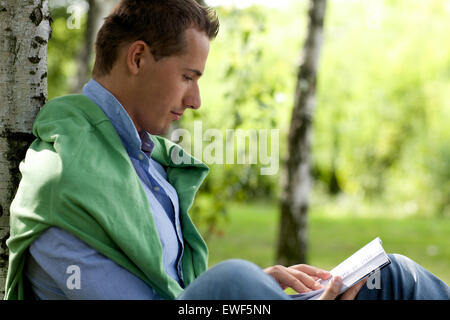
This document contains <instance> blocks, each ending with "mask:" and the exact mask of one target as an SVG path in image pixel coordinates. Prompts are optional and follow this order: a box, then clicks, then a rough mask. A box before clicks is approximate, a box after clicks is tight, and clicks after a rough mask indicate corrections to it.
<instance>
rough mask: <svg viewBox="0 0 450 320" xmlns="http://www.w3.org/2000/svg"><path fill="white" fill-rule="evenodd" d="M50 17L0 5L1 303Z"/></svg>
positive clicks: (42, 10) (38, 2)
mask: <svg viewBox="0 0 450 320" xmlns="http://www.w3.org/2000/svg"><path fill="white" fill-rule="evenodd" d="M49 16H50V14H49V10H48V3H47V0H28V1H17V0H0V298H3V295H4V285H5V277H6V270H7V265H8V260H7V259H8V249H7V247H6V239H7V238H8V236H9V206H10V203H11V200H12V198H13V197H14V195H15V192H16V189H17V185H18V182H19V179H20V174H19V171H18V165H19V162H20V161H21V160H22V159H23V157H24V155H25V151H26V149H27V147H28V145H29V143H30V142H31V141H32V135H31V129H32V124H33V121H34V119H35V117H36V114H37V113H38V111H39V109H40V108H41V107H42V105H43V104H44V103H45V101H46V99H47V43H48V40H49V36H50V32H51V31H50V30H51V29H50V23H49Z"/></svg>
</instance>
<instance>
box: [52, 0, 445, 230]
mask: <svg viewBox="0 0 450 320" xmlns="http://www.w3.org/2000/svg"><path fill="white" fill-rule="evenodd" d="M307 4H308V3H307V1H305V0H303V1H292V2H291V5H290V6H289V7H288V8H279V9H276V8H267V7H264V6H251V7H247V8H245V9H236V8H233V7H227V6H223V7H219V8H217V12H218V15H219V18H220V21H221V29H220V32H219V36H218V38H217V39H216V40H214V41H213V42H212V43H211V50H210V55H209V59H208V63H207V67H206V72H205V75H204V76H203V77H202V79H201V80H200V86H201V89H202V102H203V103H202V108H201V109H199V110H197V111H196V112H187V113H186V114H185V116H184V118H183V120H182V123H181V126H182V127H183V128H186V129H190V130H192V127H193V122H194V120H198V119H201V120H202V123H203V131H205V130H206V129H208V128H217V129H219V130H221V132H223V134H224V136H225V130H226V129H244V130H245V129H250V128H253V129H263V128H266V129H267V128H278V129H280V143H279V150H280V151H279V152H280V158H281V159H280V171H279V172H278V174H276V175H272V176H264V175H261V174H260V168H261V165H237V164H234V165H232V164H229V165H221V164H212V165H210V168H211V173H210V175H209V177H208V178H207V179H206V181H205V184H204V185H203V186H202V188H201V189H200V192H199V194H198V198H197V200H196V203H195V206H194V208H193V210H192V212H191V213H192V215H193V217H194V219H195V220H196V221H197V222H198V223H199V224H203V225H206V226H209V227H207V228H206V229H207V230H210V232H215V231H217V230H216V228H217V226H218V225H220V221H225V220H226V212H227V205H228V203H229V202H230V200H231V199H235V200H238V201H247V200H250V199H262V198H264V199H265V200H272V201H276V200H277V199H278V197H279V195H280V187H281V183H280V178H281V174H280V173H281V172H282V166H283V161H284V159H285V158H286V139H287V132H288V128H289V121H290V117H291V111H292V106H293V98H294V89H295V85H296V83H295V81H296V74H297V69H298V65H299V62H300V51H301V48H302V42H303V39H304V34H305V28H306V20H305V19H306V10H307ZM328 4H329V7H328V13H327V18H326V22H325V39H324V47H323V54H322V56H321V60H320V70H319V78H318V91H317V95H318V96H317V106H316V112H315V114H314V136H313V145H312V156H313V168H312V173H313V176H314V178H315V186H314V196H313V200H314V201H315V202H314V203H313V204H314V205H320V204H321V203H322V204H323V203H324V202H325V201H326V202H327V204H331V205H330V208H331V209H330V210H337V209H336V208H337V207H338V206H340V205H342V204H349V203H350V204H351V206H352V208H356V207H357V206H355V205H356V204H358V203H359V204H361V205H364V206H365V208H366V209H367V208H368V209H369V211H370V210H372V208H375V207H377V208H378V207H381V208H382V209H381V210H380V211H382V212H384V213H393V212H395V214H397V215H399V216H401V215H410V214H417V215H436V216H440V217H449V216H450V182H449V181H450V151H449V150H450V149H449V142H450V126H449V125H448V123H450V105H449V104H450V43H449V42H448V41H445V39H447V33H448V30H450V19H448V16H449V14H450V5H449V3H448V1H445V0H430V1H420V0H398V1H383V0H377V1H357V0H334V1H333V0H331V1H329V2H328ZM59 10H60V11H53V12H52V13H53V19H54V22H53V35H52V39H51V41H50V42H49V96H50V97H54V96H57V95H61V94H65V93H67V88H68V87H67V83H68V79H70V77H71V76H73V74H74V71H75V68H76V66H75V65H74V58H75V55H76V51H77V48H78V47H79V45H80V42H81V41H82V32H83V30H82V29H83V28H82V29H79V30H69V29H67V27H66V26H65V19H66V18H67V13H66V12H65V11H64V9H59ZM83 25H84V24H83ZM203 145H205V143H204V144H203ZM333 205H334V207H333ZM333 208H334V209H333ZM358 210H359V209H358ZM337 211H338V210H337Z"/></svg>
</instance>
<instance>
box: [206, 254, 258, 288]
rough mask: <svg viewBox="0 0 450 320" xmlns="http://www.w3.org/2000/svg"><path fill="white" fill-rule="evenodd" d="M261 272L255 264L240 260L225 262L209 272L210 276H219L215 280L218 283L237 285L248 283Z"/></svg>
mask: <svg viewBox="0 0 450 320" xmlns="http://www.w3.org/2000/svg"><path fill="white" fill-rule="evenodd" d="M261 271H262V270H261V268H260V267H258V266H257V265H256V264H254V263H252V262H250V261H247V260H242V259H229V260H225V261H223V262H220V263H218V264H217V265H215V266H213V267H212V268H211V270H210V272H211V274H212V273H214V274H216V275H218V276H220V278H219V279H217V280H218V281H221V282H229V283H238V284H242V282H248V281H249V279H251V278H252V277H255V276H256V275H257V274H258V273H260V272H261Z"/></svg>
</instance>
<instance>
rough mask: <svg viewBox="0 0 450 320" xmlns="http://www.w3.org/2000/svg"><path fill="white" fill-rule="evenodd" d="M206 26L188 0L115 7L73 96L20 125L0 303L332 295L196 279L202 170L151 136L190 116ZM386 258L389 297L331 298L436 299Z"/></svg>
mask: <svg viewBox="0 0 450 320" xmlns="http://www.w3.org/2000/svg"><path fill="white" fill-rule="evenodd" d="M218 27H219V23H218V20H217V18H216V16H215V14H214V12H213V11H212V10H210V9H207V8H204V7H201V6H199V5H198V4H197V3H196V2H195V1H193V0H159V1H158V0H153V1H144V0H141V1H139V0H123V1H121V2H120V4H119V5H118V6H117V7H116V8H115V9H114V10H113V12H112V13H111V14H110V15H109V16H108V17H107V19H106V20H105V23H104V25H103V26H102V28H101V29H100V31H99V33H98V35H97V41H96V60H95V65H94V70H93V79H92V80H91V81H89V82H88V83H87V84H86V86H85V87H84V89H83V94H82V95H71V96H65V97H60V98H57V99H54V100H52V101H50V102H49V103H47V105H46V106H44V108H43V109H42V110H41V112H40V113H39V115H38V117H37V119H36V121H35V124H34V126H33V133H34V135H35V136H36V140H35V141H34V142H33V144H32V145H31V146H30V149H29V150H28V152H27V154H26V157H25V160H24V161H23V162H22V163H21V166H20V170H21V173H22V180H21V183H20V186H19V188H18V191H17V194H16V197H15V199H14V201H13V203H12V205H11V236H10V238H9V239H8V243H7V244H8V247H9V249H10V261H9V270H8V278H7V285H6V298H7V299H22V298H28V297H31V298H37V299H176V298H178V299H290V298H291V297H290V296H288V295H287V294H285V293H284V291H283V289H284V288H286V287H291V288H293V289H295V290H297V291H298V292H301V293H303V292H309V291H312V290H320V289H322V290H324V293H323V294H322V296H321V297H322V298H323V299H335V298H336V297H337V296H338V292H339V288H340V286H341V285H342V283H341V281H340V279H339V278H334V279H333V280H332V281H331V282H330V285H329V286H328V287H327V288H321V285H319V284H318V282H317V280H318V279H328V278H330V277H331V275H330V273H329V272H327V271H325V270H321V269H318V268H315V267H312V266H308V265H297V266H292V267H289V268H287V267H283V266H274V267H269V268H267V269H264V270H261V269H260V268H259V267H257V266H256V265H254V264H252V263H250V262H247V261H242V260H229V261H225V262H223V263H220V264H218V265H217V266H215V267H213V268H211V269H210V270H208V271H206V269H207V254H208V252H207V248H206V244H205V243H204V241H203V239H202V237H201V236H200V234H199V233H198V231H197V229H196V228H195V226H194V225H193V223H192V221H191V219H190V217H189V215H188V210H189V208H190V207H191V206H192V204H193V200H194V196H195V193H196V191H197V190H198V188H199V186H200V184H201V182H202V181H203V179H204V178H205V176H206V174H207V172H208V168H207V167H206V165H204V164H202V163H199V162H198V161H194V160H195V159H193V158H192V157H191V156H189V155H186V154H185V153H184V151H183V150H181V148H179V147H178V146H177V145H175V144H173V143H171V142H169V141H167V140H165V139H163V138H160V137H158V135H160V134H163V133H164V132H166V131H167V129H168V128H169V126H170V124H171V123H172V122H173V121H175V120H178V119H179V118H180V117H181V116H182V115H183V113H184V112H185V111H186V110H187V109H194V110H195V109H198V108H199V107H200V105H201V99H200V91H199V87H198V79H199V78H200V77H201V75H202V74H203V72H204V70H205V64H206V60H207V56H208V53H209V42H210V40H212V39H214V38H215V36H216V35H217V32H218ZM174 155H175V156H180V155H184V156H187V157H188V159H189V160H190V161H188V163H185V162H183V163H182V164H177V163H175V162H174V161H173V157H174ZM391 259H392V262H393V263H392V266H391V267H390V269H387V271H383V275H382V276H383V280H382V281H383V285H385V287H386V288H389V287H392V288H393V290H388V289H386V290H383V293H382V294H381V295H380V293H377V294H376V295H375V296H374V293H372V292H365V291H367V290H365V289H364V290H361V292H360V289H361V287H362V286H363V284H364V282H360V283H359V284H358V285H356V286H354V287H353V288H351V289H349V290H347V291H346V292H345V293H344V294H343V295H342V297H341V298H343V299H353V298H355V297H356V295H357V294H358V292H359V295H358V297H359V298H361V297H362V298H423V297H428V296H430V297H434V298H442V297H444V296H445V295H446V296H447V297H448V296H449V289H448V287H447V286H446V285H445V284H443V282H441V281H440V280H439V279H437V278H435V277H434V276H433V275H431V274H430V273H428V272H427V271H425V270H423V269H421V268H420V267H419V266H418V265H416V264H415V263H413V262H412V261H410V260H407V258H404V257H401V256H391ZM390 277H391V278H392V279H390ZM405 277H409V278H405ZM405 279H406V280H405ZM408 279H412V280H414V279H420V282H417V283H415V282H414V281H412V280H408ZM385 282H386V283H385ZM408 286H410V288H408V290H406V289H405V290H404V291H405V292H399V293H398V294H397V295H396V294H395V292H394V291H395V290H397V291H398V288H407V287H408ZM391 291H392V292H391Z"/></svg>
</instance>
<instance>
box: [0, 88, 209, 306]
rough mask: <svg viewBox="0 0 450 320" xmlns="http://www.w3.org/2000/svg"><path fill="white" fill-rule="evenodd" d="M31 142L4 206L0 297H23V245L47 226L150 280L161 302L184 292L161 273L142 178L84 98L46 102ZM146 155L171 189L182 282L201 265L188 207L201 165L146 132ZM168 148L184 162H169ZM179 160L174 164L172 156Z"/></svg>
mask: <svg viewBox="0 0 450 320" xmlns="http://www.w3.org/2000/svg"><path fill="white" fill-rule="evenodd" d="M33 134H34V135H35V136H36V139H35V141H34V142H33V143H32V144H31V146H30V148H29V149H28V151H27V153H26V156H25V159H24V160H23V161H22V162H21V164H20V172H21V174H22V180H21V181H20V185H19V188H18V190H17V194H16V196H15V198H14V200H13V202H12V204H11V208H10V210H11V218H10V228H11V230H10V232H11V235H10V238H9V239H8V240H7V246H8V248H9V254H10V255H9V268H8V275H7V279H6V294H5V299H23V298H24V279H23V272H22V271H23V267H24V264H25V256H26V255H25V254H24V253H26V250H27V248H28V246H29V245H30V244H31V243H32V242H33V240H35V239H36V238H37V237H38V236H39V235H40V234H41V233H42V232H43V231H45V230H46V229H47V228H49V227H50V226H56V227H59V228H62V229H64V230H67V231H69V232H71V233H72V234H74V235H75V236H77V237H78V238H79V239H81V240H83V241H84V242H86V243H87V244H88V245H89V246H91V247H92V248H94V249H96V250H97V251H98V252H100V253H102V254H103V255H105V256H107V257H108V258H110V259H112V260H113V261H115V262H116V263H117V264H119V265H121V266H122V267H124V268H125V269H127V270H129V271H130V272H132V273H133V274H135V275H136V276H138V277H139V278H141V279H142V280H144V281H145V282H146V283H147V284H149V285H150V286H151V287H152V288H153V289H155V290H156V292H157V293H158V294H159V295H160V296H161V297H162V298H164V299H174V298H176V297H177V296H178V295H179V294H180V293H181V292H182V291H183V289H182V288H181V287H180V286H179V284H178V283H177V282H176V281H175V280H173V279H172V278H171V277H170V276H169V275H168V274H167V273H166V272H165V271H164V267H163V261H162V247H161V242H160V240H159V237H158V232H157V230H156V227H155V223H154V220H153V216H152V212H151V210H150V205H149V203H148V200H147V197H146V195H145V192H144V189H143V187H142V184H141V181H140V180H139V177H138V176H137V174H136V171H135V169H134V167H133V165H132V163H131V161H130V159H129V157H128V154H127V152H126V150H125V148H124V146H123V144H122V142H121V140H120V138H119V136H118V135H117V133H116V131H115V129H114V127H113V126H112V124H111V122H110V120H109V119H108V118H107V117H106V115H105V114H104V113H103V111H102V110H101V109H100V108H99V107H98V106H97V105H96V104H95V103H94V102H92V101H91V100H90V99H89V98H87V97H86V96H84V95H69V96H65V97H61V98H56V99H53V100H51V101H49V102H48V103H47V104H46V105H45V106H44V107H43V108H42V110H41V111H40V112H39V114H38V116H37V118H36V121H35V123H34V126H33ZM151 138H152V140H153V142H154V143H155V147H154V150H153V152H152V158H153V159H155V160H156V161H158V162H159V163H161V164H162V165H163V166H164V167H165V168H166V171H167V179H168V181H169V182H170V183H171V184H172V186H173V187H174V188H175V189H176V190H177V193H178V197H179V202H180V220H181V225H182V231H183V237H184V253H183V257H182V268H183V277H184V283H185V285H186V286H187V285H189V283H191V282H192V281H193V280H194V279H195V278H196V277H198V276H199V275H200V274H201V273H202V272H204V271H205V270H206V268H207V260H208V249H207V247H206V244H205V242H204V241H203V239H202V237H201V235H200V234H199V232H198V231H197V229H196V228H195V226H194V224H193V223H192V220H191V218H190V217H189V215H188V210H189V208H190V207H191V206H192V203H193V200H194V196H195V194H196V192H197V190H198V189H199V187H200V184H201V183H202V181H203V180H204V179H205V177H206V175H207V174H208V170H209V169H208V167H207V166H206V165H205V164H203V163H200V162H199V161H197V160H196V159H194V158H192V157H191V156H190V155H188V154H183V152H184V151H183V150H182V149H181V148H180V147H179V146H178V145H177V144H174V143H172V142H170V141H168V140H166V139H163V138H161V137H156V136H152V137H151ZM172 152H176V153H177V154H178V155H179V156H180V157H184V159H186V158H188V159H190V162H191V164H186V161H184V163H181V164H175V163H174V162H173V161H172V157H171V156H170V155H172ZM176 162H180V161H176Z"/></svg>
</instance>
